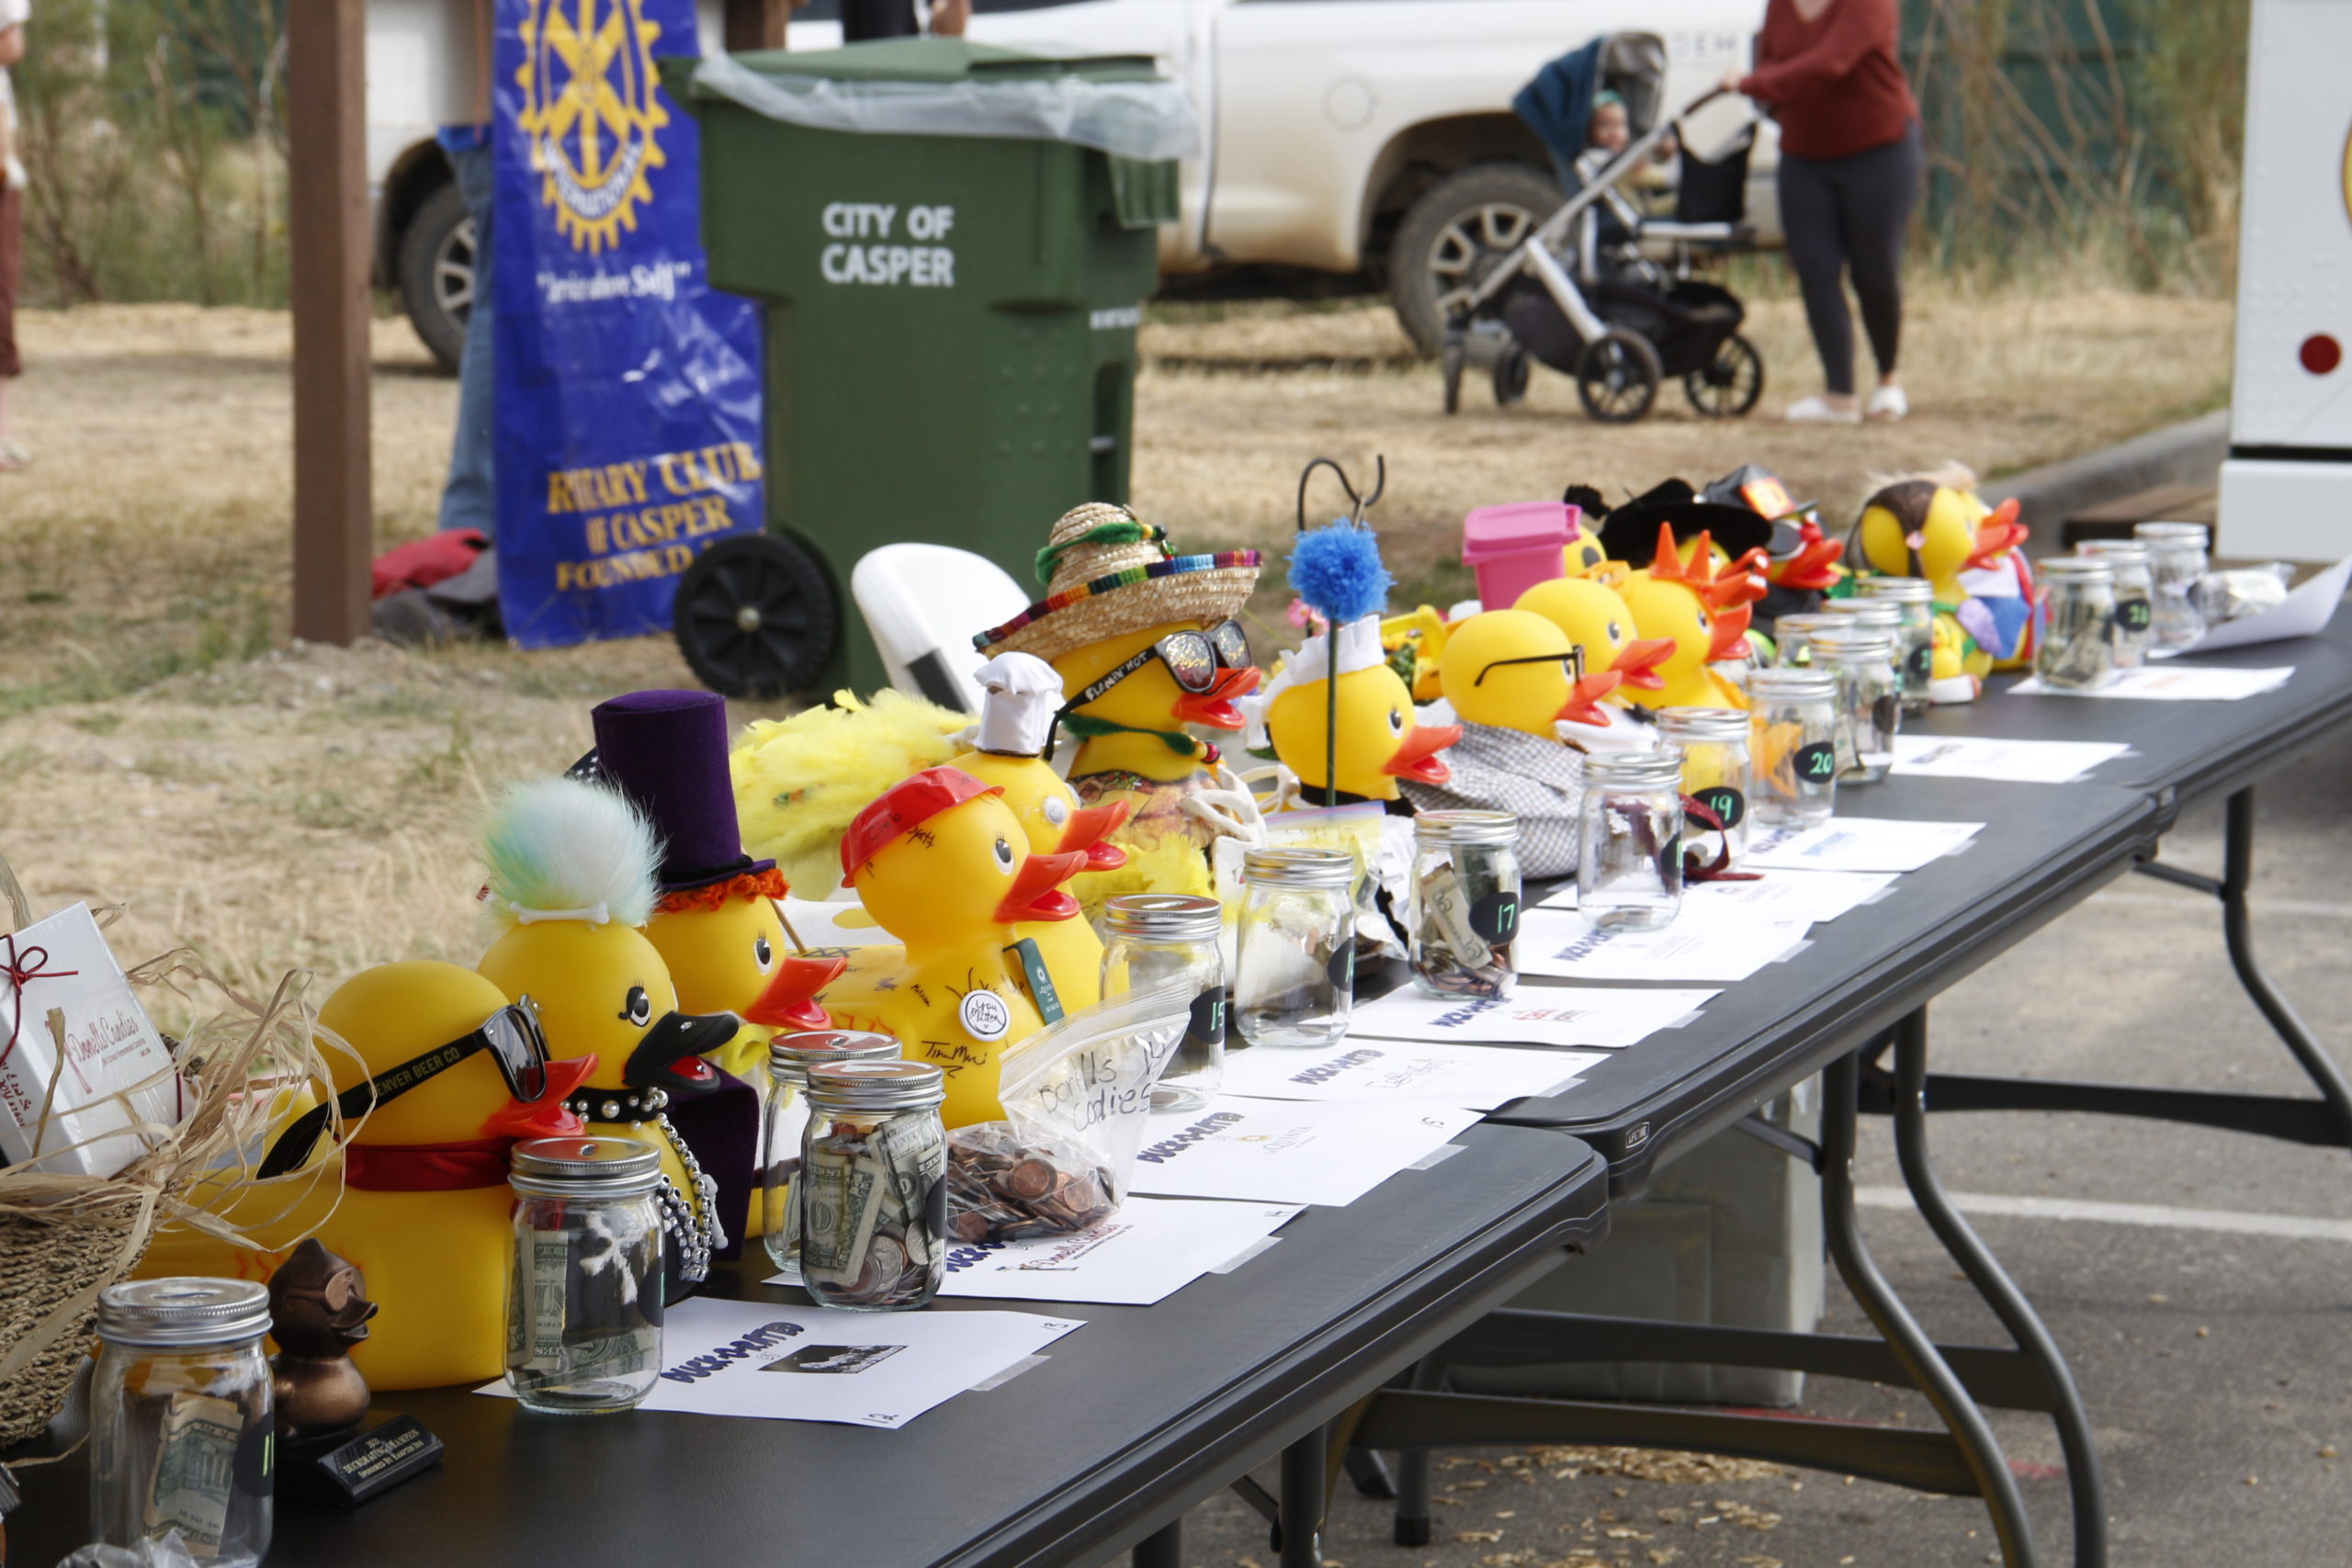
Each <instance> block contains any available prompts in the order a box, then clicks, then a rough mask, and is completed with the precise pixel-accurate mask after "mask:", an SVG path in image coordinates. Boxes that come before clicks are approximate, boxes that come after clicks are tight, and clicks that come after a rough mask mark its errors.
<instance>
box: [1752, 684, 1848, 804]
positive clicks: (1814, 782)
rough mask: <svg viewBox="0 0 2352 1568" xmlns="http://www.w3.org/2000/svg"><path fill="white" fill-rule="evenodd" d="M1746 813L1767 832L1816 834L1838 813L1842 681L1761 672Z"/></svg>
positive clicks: (1754, 692)
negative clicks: (1816, 829)
mask: <svg viewBox="0 0 2352 1568" xmlns="http://www.w3.org/2000/svg"><path fill="white" fill-rule="evenodd" d="M1747 700H1748V701H1749V703H1751V704H1752V705H1753V706H1752V707H1751V709H1750V710H1749V713H1748V728H1747V753H1748V756H1749V758H1750V760H1751V761H1752V762H1753V764H1754V779H1755V789H1754V791H1753V793H1752V794H1751V795H1750V796H1749V799H1748V809H1749V811H1750V812H1751V813H1752V814H1753V815H1754V817H1755V818H1756V820H1757V821H1758V822H1761V823H1762V824H1763V825H1764V826H1765V827H1767V828H1813V827H1817V826H1819V825H1820V824H1822V823H1824V822H1826V821H1828V820H1829V818H1831V817H1832V816H1833V815H1835V813H1836V812H1837V809H1838V680H1837V677H1836V676H1834V675H1832V674H1830V673H1829V671H1826V670H1759V671H1757V679H1756V680H1755V681H1754V682H1752V683H1751V684H1750V685H1749V687H1748V691H1747Z"/></svg>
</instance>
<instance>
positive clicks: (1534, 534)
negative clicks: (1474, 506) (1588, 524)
mask: <svg viewBox="0 0 2352 1568" xmlns="http://www.w3.org/2000/svg"><path fill="white" fill-rule="evenodd" d="M1581 515H1582V513H1579V512H1578V511H1577V508H1575V507H1573V506H1570V505H1568V504H1566V502H1557V501H1514V502H1510V504H1509V505H1506V506H1482V507H1480V508H1478V510H1477V511H1476V512H1473V513H1470V515H1468V516H1467V517H1464V519H1463V520H1462V564H1463V565H1464V566H1466V567H1468V568H1469V569H1470V570H1472V571H1474V572H1476V574H1477V577H1478V602H1479V603H1480V604H1484V605H1485V606H1486V607H1487V609H1489V610H1508V609H1510V607H1511V606H1512V605H1513V604H1518V603H1519V596H1520V595H1521V594H1522V593H1524V592H1527V591H1528V590H1529V589H1531V588H1532V587H1534V586H1535V585H1536V584H1537V583H1539V582H1549V581H1552V580H1553V579H1554V578H1555V577H1565V576H1566V575H1567V571H1566V565H1565V563H1564V562H1563V561H1562V559H1561V554H1560V552H1561V551H1563V550H1565V549H1566V548H1567V547H1568V543H1569V541H1570V540H1572V539H1574V538H1575V537H1576V536H1577V518H1578V517H1580V516H1581Z"/></svg>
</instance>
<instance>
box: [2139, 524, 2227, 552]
mask: <svg viewBox="0 0 2352 1568" xmlns="http://www.w3.org/2000/svg"><path fill="white" fill-rule="evenodd" d="M2131 536H2132V537H2133V538H2135V539H2145V540H2147V541H2148V542H2149V543H2150V544H2154V545H2176V546H2177V545H2195V546H2197V547H2199V548H2200V549H2202V548H2203V547H2204V546H2205V542H2206V541H2207V540H2208V539H2210V538H2211V536H2212V535H2211V530H2209V529H2208V528H2207V527H2206V526H2205V525H2204V524H2202V523H2134V524H2132V525H2131Z"/></svg>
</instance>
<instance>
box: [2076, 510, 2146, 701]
mask: <svg viewBox="0 0 2352 1568" xmlns="http://www.w3.org/2000/svg"><path fill="white" fill-rule="evenodd" d="M2075 554H2076V555H2078V556H2088V557H2090V558H2092V559H2094V560H2103V561H2105V562H2107V563H2108V564H2109V566H2112V567H2113V568H2115V667H2116V668H2117V669H2118V670H2137V669H2138V668H2140V666H2142V665H2143V664H2145V663H2146V662H2147V661H2148V649H2150V648H2151V647H2153V646H2154V643H2155V640H2156V585H2155V579H2154V578H2153V577H2151V576H2150V575H2149V572H2148V547H2147V546H2145V545H2143V544H2142V543H2141V542H2140V541H2139V540H2137V539H2085V540H2084V541H2083V542H2082V543H2081V544H2079V545H2076V546H2075Z"/></svg>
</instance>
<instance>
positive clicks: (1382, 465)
mask: <svg viewBox="0 0 2352 1568" xmlns="http://www.w3.org/2000/svg"><path fill="white" fill-rule="evenodd" d="M1372 462H1373V470H1372V493H1371V494H1370V495H1361V494H1359V493H1357V491H1356V487H1355V481H1354V480H1352V479H1349V478H1348V470H1347V469H1345V468H1341V467H1340V465H1339V461H1338V460H1337V459H1336V458H1331V457H1312V458H1309V459H1308V460H1307V464H1306V467H1305V468H1301V469H1300V470H1299V471H1298V532H1299V533H1301V534H1304V533H1306V485H1307V481H1308V480H1310V479H1313V478H1314V477H1315V470H1316V469H1317V468H1329V469H1330V470H1331V475H1332V477H1333V478H1334V479H1338V480H1339V481H1340V489H1341V490H1342V491H1346V492H1347V497H1348V505H1349V507H1350V511H1349V513H1348V521H1349V522H1351V523H1352V524H1355V525H1358V526H1362V525H1363V514H1364V513H1367V512H1369V511H1371V510H1372V509H1373V508H1374V506H1377V505H1378V504H1380V498H1381V497H1382V496H1383V495H1385V494H1386V493H1387V492H1388V459H1387V457H1385V456H1383V455H1381V454H1379V453H1374V455H1373V459H1372ZM1323 653H1324V670H1323V799H1324V802H1325V804H1327V805H1330V806H1337V805H1338V804H1339V802H1340V628H1339V627H1338V626H1325V627H1324V628H1323ZM1299 787H1300V789H1301V790H1302V791H1304V790H1305V788H1306V781H1304V780H1301V781H1300V783H1299Z"/></svg>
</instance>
